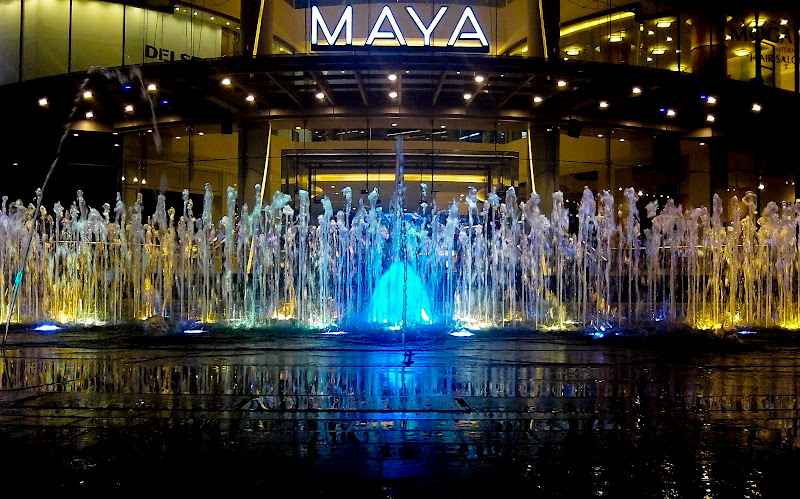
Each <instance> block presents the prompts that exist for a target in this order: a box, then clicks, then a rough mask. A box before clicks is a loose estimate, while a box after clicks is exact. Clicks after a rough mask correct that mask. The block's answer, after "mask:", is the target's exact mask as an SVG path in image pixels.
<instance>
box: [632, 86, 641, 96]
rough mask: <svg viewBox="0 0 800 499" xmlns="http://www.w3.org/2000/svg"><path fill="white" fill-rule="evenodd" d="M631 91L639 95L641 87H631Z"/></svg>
mask: <svg viewBox="0 0 800 499" xmlns="http://www.w3.org/2000/svg"><path fill="white" fill-rule="evenodd" d="M633 93H634V94H636V95H639V94H640V93H642V87H633Z"/></svg>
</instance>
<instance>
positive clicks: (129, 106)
mask: <svg viewBox="0 0 800 499" xmlns="http://www.w3.org/2000/svg"><path fill="white" fill-rule="evenodd" d="M125 112H126V113H132V112H133V106H132V105H130V104H128V105H127V106H125Z"/></svg>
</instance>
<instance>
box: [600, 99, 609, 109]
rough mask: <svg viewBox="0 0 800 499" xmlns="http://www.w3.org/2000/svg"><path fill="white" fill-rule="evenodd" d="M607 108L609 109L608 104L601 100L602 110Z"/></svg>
mask: <svg viewBox="0 0 800 499" xmlns="http://www.w3.org/2000/svg"><path fill="white" fill-rule="evenodd" d="M607 108H608V102H607V101H604V100H601V101H600V109H607Z"/></svg>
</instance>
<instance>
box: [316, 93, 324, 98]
mask: <svg viewBox="0 0 800 499" xmlns="http://www.w3.org/2000/svg"><path fill="white" fill-rule="evenodd" d="M324 98H325V94H323V93H322V92H317V99H319V100H322V99H324Z"/></svg>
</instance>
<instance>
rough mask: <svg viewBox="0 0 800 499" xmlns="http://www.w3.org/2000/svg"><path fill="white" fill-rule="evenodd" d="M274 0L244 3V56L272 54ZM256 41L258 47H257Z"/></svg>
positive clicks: (250, 0) (254, 0)
mask: <svg viewBox="0 0 800 499" xmlns="http://www.w3.org/2000/svg"><path fill="white" fill-rule="evenodd" d="M273 2H274V0H249V1H246V2H242V31H243V33H242V54H243V55H253V54H254V48H256V50H255V54H257V55H266V54H271V53H272V38H273V35H274V32H275V30H274V22H275V7H274V4H273ZM256 40H257V42H258V47H255V44H256Z"/></svg>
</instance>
